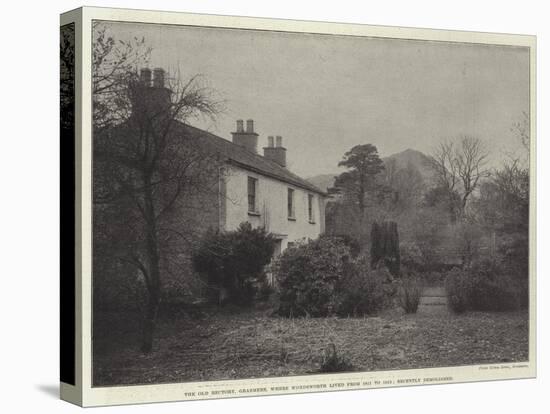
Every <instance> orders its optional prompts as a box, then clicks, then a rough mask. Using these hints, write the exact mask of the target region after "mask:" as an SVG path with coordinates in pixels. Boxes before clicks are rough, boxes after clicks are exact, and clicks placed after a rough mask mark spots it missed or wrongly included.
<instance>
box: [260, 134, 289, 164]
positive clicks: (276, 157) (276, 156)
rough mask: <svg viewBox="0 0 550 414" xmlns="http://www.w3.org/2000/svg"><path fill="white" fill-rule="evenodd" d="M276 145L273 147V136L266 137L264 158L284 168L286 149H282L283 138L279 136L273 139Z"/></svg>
mask: <svg viewBox="0 0 550 414" xmlns="http://www.w3.org/2000/svg"><path fill="white" fill-rule="evenodd" d="M275 139H276V145H273V136H272V135H270V136H268V137H267V147H264V157H265V158H267V159H268V160H271V161H273V162H276V163H277V164H279V165H280V166H281V167H286V148H284V147H283V138H282V137H281V136H279V135H277V136H276V137H275Z"/></svg>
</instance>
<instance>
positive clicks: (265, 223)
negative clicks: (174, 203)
mask: <svg viewBox="0 0 550 414" xmlns="http://www.w3.org/2000/svg"><path fill="white" fill-rule="evenodd" d="M151 75H153V78H151ZM164 80H165V72H164V70H163V69H160V68H157V69H155V70H154V71H153V72H151V70H149V69H142V70H141V72H140V82H141V84H142V89H141V94H140V95H139V100H138V101H137V103H136V107H138V108H142V109H143V111H147V112H151V113H153V114H155V113H158V112H159V108H160V109H162V108H163V107H166V108H169V107H170V96H171V91H170V89H168V88H167V87H166V86H165V82H164ZM171 133H172V134H174V135H175V136H176V137H181V138H182V145H191V146H193V148H196V149H197V150H198V151H199V152H201V153H202V154H204V155H206V156H207V157H210V156H211V158H212V163H211V165H215V166H216V167H215V168H212V169H211V170H210V171H209V172H208V175H209V182H210V184H209V185H208V191H206V190H204V191H201V192H199V193H197V194H191V193H189V194H188V195H187V197H188V200H187V201H188V202H189V203H190V204H192V205H193V209H192V211H186V212H180V217H185V218H186V220H187V221H192V222H193V224H192V225H191V224H189V228H193V232H192V234H193V235H194V236H200V233H201V232H203V231H206V230H207V229H218V230H221V231H230V230H235V229H237V228H238V227H239V225H240V224H241V223H242V222H249V223H251V224H252V226H254V227H258V226H262V227H264V228H265V229H266V230H267V231H268V232H270V233H271V234H273V235H274V236H275V237H276V239H277V240H278V245H277V247H276V251H275V254H276V255H278V254H280V253H281V252H282V251H284V250H285V249H286V248H287V247H288V246H289V244H291V243H295V242H297V241H298V240H303V239H315V238H317V237H318V236H319V235H320V234H322V233H323V232H324V230H325V202H326V199H327V194H326V193H325V192H323V191H322V190H320V189H319V188H317V187H316V186H314V185H313V184H311V183H310V182H308V181H307V180H305V179H303V178H301V177H299V176H298V175H296V174H294V173H292V172H291V171H290V170H289V169H288V168H287V163H286V152H287V150H286V148H285V147H283V139H282V137H280V136H276V137H273V136H268V137H267V140H266V141H265V144H266V146H265V147H263V154H259V153H258V139H259V135H258V133H257V132H256V131H255V130H254V121H253V120H247V121H246V128H245V125H244V122H243V121H242V120H238V121H237V122H236V129H235V131H234V132H231V139H225V138H222V137H220V136H217V135H214V134H212V133H210V132H208V131H204V130H202V129H199V128H196V127H193V126H191V125H189V124H186V123H182V122H174V123H173V124H172V125H171ZM201 171H202V170H201ZM213 171H216V173H214V172H213ZM176 215H177V214H176ZM180 230H182V231H185V229H184V228H182V229H180Z"/></svg>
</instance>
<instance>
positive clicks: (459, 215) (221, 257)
mask: <svg viewBox="0 0 550 414" xmlns="http://www.w3.org/2000/svg"><path fill="white" fill-rule="evenodd" d="M60 42H61V43H60V80H61V85H60V109H61V114H60V126H61V142H60V145H61V188H62V192H61V216H62V222H61V226H62V227H61V236H62V240H61V250H62V256H61V371H60V373H61V395H62V398H63V399H65V400H67V401H70V402H73V403H76V404H80V405H83V406H97V405H114V404H129V403H145V402H156V401H177V400H195V399H210V398H224V397H238V396H259V395H274V394H288V393H304V392H319V391H334V390H350V389H367V388H377V387H393V386H402V385H422V384H441V383H454V382H466V381H481V380H495V379H513V378H528V377H533V376H535V373H536V361H535V340H534V339H535V331H534V330H535V308H536V307H535V271H534V270H535V268H534V263H535V262H534V254H535V244H534V243H535V237H534V235H535V228H536V227H535V216H534V202H533V200H534V197H535V194H534V190H535V186H534V182H535V177H534V171H535V170H534V161H535V157H534V155H535V137H534V132H535V98H534V91H535V76H534V75H535V38H534V37H533V36H525V35H504V34H489V33H483V34H482V33H472V32H457V31H444V30H427V29H409V28H407V29H405V28H392V27H380V26H365V25H356V24H343V23H342V24H339V23H323V22H310V21H285V20H272V19H256V18H241V17H224V16H212V15H196V14H185V13H168V12H154V11H143V10H121V9H102V8H88V7H84V8H81V9H77V10H74V11H71V12H68V13H65V14H63V15H62V16H61V26H60Z"/></svg>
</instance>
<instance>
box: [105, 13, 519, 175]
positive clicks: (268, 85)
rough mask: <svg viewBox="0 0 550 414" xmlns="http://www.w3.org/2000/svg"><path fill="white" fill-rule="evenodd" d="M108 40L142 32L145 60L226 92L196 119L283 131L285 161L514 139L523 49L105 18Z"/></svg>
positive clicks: (332, 160) (308, 169)
mask: <svg viewBox="0 0 550 414" xmlns="http://www.w3.org/2000/svg"><path fill="white" fill-rule="evenodd" d="M109 28H110V31H111V33H112V35H113V36H114V37H115V38H116V39H129V38H132V37H134V36H138V37H140V38H141V37H142V36H144V37H145V40H146V42H147V43H148V44H149V45H150V46H151V47H152V48H153V52H152V56H151V62H150V66H151V67H164V68H165V69H167V70H168V71H169V73H170V74H172V75H173V74H175V73H177V71H178V69H179V73H180V74H181V76H182V77H184V78H187V77H190V76H192V75H195V74H202V75H204V77H205V79H206V80H207V82H208V84H209V85H210V86H211V87H212V88H214V89H215V90H217V91H218V93H219V95H220V97H221V98H223V99H224V100H225V101H226V111H225V113H223V114H221V115H220V116H219V117H218V118H217V121H216V122H215V123H212V122H204V121H196V122H194V124H195V125H196V126H198V127H202V128H204V129H208V130H209V131H211V132H213V133H215V134H217V135H220V136H222V137H224V138H227V139H230V137H231V134H230V132H231V131H234V130H235V120H236V119H245V120H246V119H253V120H254V122H255V129H256V132H258V133H259V134H260V137H259V144H258V147H259V148H260V151H261V147H263V146H265V145H266V141H267V136H268V135H281V136H283V143H284V146H285V147H286V148H287V161H288V166H289V168H290V169H291V170H292V171H294V172H296V173H298V174H300V175H302V176H304V177H309V176H313V175H317V174H323V173H333V172H335V171H338V168H337V164H338V161H339V160H340V159H341V158H342V155H343V154H344V152H345V151H347V150H348V149H350V148H351V147H352V146H354V145H357V144H362V143H372V144H374V145H376V146H377V148H378V151H379V153H380V155H381V156H387V155H390V154H393V153H396V152H400V151H403V150H405V149H407V148H413V149H417V150H419V151H422V152H425V153H430V151H431V149H432V148H433V147H434V145H435V144H436V143H437V142H438V141H439V140H441V139H442V138H452V137H456V136H459V135H461V134H469V135H474V136H477V137H480V138H481V139H483V140H484V141H486V145H487V146H488V148H490V149H491V151H492V155H493V159H492V162H493V164H496V163H497V162H498V160H499V158H501V157H502V152H503V151H510V150H514V149H515V148H517V144H516V141H517V139H516V137H515V136H514V134H513V132H512V131H511V127H512V125H513V123H514V122H516V121H519V120H520V119H521V117H522V112H523V111H525V112H528V110H529V55H528V49H526V48H518V47H509V46H487V45H472V44H458V43H444V42H428V41H409V40H394V39H377V38H367V37H351V36H327V35H313V34H299V33H280V32H262V31H253V30H234V29H214V28H196V27H187V26H162V25H140V24H127V23H124V24H123V23H116V24H109Z"/></svg>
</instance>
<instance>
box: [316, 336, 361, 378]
mask: <svg viewBox="0 0 550 414" xmlns="http://www.w3.org/2000/svg"><path fill="white" fill-rule="evenodd" d="M353 370H354V367H353V364H352V363H351V362H349V360H348V359H347V358H346V357H345V356H343V355H339V354H338V351H336V345H334V343H332V342H331V343H330V344H329V346H328V347H327V349H326V350H325V354H324V356H323V361H322V362H321V367H320V368H319V372H325V373H326V372H350V371H353Z"/></svg>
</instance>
